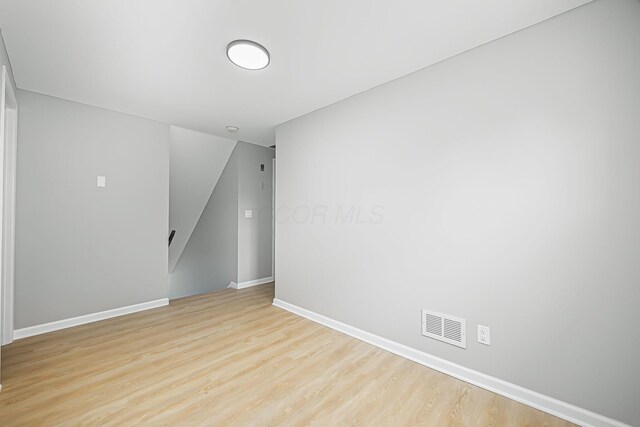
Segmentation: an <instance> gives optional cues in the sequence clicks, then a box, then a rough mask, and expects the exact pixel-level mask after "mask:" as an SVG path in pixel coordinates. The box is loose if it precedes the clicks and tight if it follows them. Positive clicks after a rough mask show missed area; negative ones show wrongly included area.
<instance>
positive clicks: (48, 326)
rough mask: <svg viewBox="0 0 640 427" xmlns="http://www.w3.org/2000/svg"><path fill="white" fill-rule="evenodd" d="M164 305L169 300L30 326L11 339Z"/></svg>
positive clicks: (16, 332) (15, 333)
mask: <svg viewBox="0 0 640 427" xmlns="http://www.w3.org/2000/svg"><path fill="white" fill-rule="evenodd" d="M165 305H169V298H162V299H158V300H155V301H148V302H143V303H140V304H134V305H128V306H126V307H120V308H114V309H112V310H105V311H100V312H98V313H92V314H85V315H84V316H78V317H72V318H70V319H63V320H57V321H55V322H49V323H44V324H42V325H36V326H30V327H28V328H22V329H16V330H15V331H13V339H14V340H19V339H22V338H27V337H32V336H34V335H40V334H46V333H47V332H53V331H59V330H60V329H67V328H71V327H73V326H79V325H84V324H86V323H92V322H97V321H98V320H105V319H111V318H112V317H118V316H123V315H125V314H131V313H136V312H138V311H144V310H149V309H151V308H157V307H162V306H165Z"/></svg>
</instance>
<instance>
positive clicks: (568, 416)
mask: <svg viewBox="0 0 640 427" xmlns="http://www.w3.org/2000/svg"><path fill="white" fill-rule="evenodd" d="M273 305H275V306H276V307H279V308H282V309H284V310H287V311H289V312H291V313H293V314H297V315H298V316H302V317H305V318H307V319H309V320H312V321H314V322H316V323H319V324H321V325H324V326H327V327H329V328H331V329H335V330H336V331H338V332H342V333H344V334H347V335H350V336H352V337H354V338H356V339H359V340H360V341H364V342H366V343H369V344H371V345H374V346H376V347H379V348H381V349H383V350H387V351H389V352H391V353H394V354H397V355H398V356H401V357H404V358H405V359H409V360H411V361H414V362H416V363H419V364H421V365H424V366H427V367H429V368H431V369H435V370H436V371H440V372H442V373H444V374H447V375H449V376H452V377H454V378H458V379H460V380H462V381H465V382H467V383H470V384H473V385H476V386H478V387H481V388H483V389H486V390H489V391H492V392H494V393H496V394H499V395H501V396H505V397H507V398H509V399H512V400H515V401H517V402H520V403H523V404H525V405H528V406H531V407H533V408H536V409H539V410H541V411H543V412H547V413H549V414H551V415H555V416H557V417H559V418H562V419H564V420H567V421H570V422H572V423H575V424H578V425H582V426H593V427H604V426H607V427H611V426H615V427H630V426H628V425H627V424H624V423H622V422H620V421H616V420H613V419H611V418H608V417H605V416H603V415H600V414H596V413H595V412H591V411H588V410H586V409H583V408H580V407H578V406H575V405H572V404H570V403H566V402H563V401H561V400H558V399H554V398H552V397H549V396H546V395H544V394H541V393H538V392H535V391H532V390H529V389H526V388H524V387H520V386H518V385H515V384H512V383H509V382H507V381H504V380H501V379H499V378H495V377H492V376H490V375H487V374H483V373H482V372H478V371H474V370H473V369H469V368H465V367H464V366H461V365H458V364H456V363H453V362H449V361H448V360H445V359H441V358H439V357H436V356H433V355H431V354H428V353H425V352H423V351H420V350H416V349H414V348H411V347H408V346H406V345H404V344H400V343H397V342H395V341H391V340H389V339H386V338H383V337H380V336H378V335H375V334H372V333H370V332H367V331H363V330H362V329H358V328H356V327H353V326H350V325H347V324H346V323H342V322H339V321H337V320H334V319H331V318H329V317H326V316H323V315H321V314H318V313H314V312H313V311H309V310H307V309H304V308H301V307H298V306H296V305H293V304H289V303H288V302H285V301H282V300H279V299H277V298H274V300H273Z"/></svg>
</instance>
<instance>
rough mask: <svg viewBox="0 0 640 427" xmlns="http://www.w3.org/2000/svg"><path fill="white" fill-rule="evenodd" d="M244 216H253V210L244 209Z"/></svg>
mask: <svg viewBox="0 0 640 427" xmlns="http://www.w3.org/2000/svg"><path fill="white" fill-rule="evenodd" d="M244 217H245V218H253V211H251V210H247V211H244Z"/></svg>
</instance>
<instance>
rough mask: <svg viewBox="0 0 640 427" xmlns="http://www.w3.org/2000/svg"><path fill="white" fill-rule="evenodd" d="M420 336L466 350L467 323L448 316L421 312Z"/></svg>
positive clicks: (426, 311) (432, 312)
mask: <svg viewBox="0 0 640 427" xmlns="http://www.w3.org/2000/svg"><path fill="white" fill-rule="evenodd" d="M422 335H424V336H425V337H429V338H433V339H436V340H439V341H443V342H446V343H449V344H453V345H455V346H458V347H462V348H467V321H466V320H465V319H460V318H459V317H453V316H449V315H448V314H442V313H436V312H434V311H429V310H422Z"/></svg>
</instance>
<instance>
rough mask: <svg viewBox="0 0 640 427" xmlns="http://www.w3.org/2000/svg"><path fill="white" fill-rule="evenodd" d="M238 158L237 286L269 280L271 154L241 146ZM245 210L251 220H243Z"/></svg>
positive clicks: (266, 149) (245, 144)
mask: <svg viewBox="0 0 640 427" xmlns="http://www.w3.org/2000/svg"><path fill="white" fill-rule="evenodd" d="M238 154H239V156H238V158H239V159H240V161H239V162H238V282H239V283H242V282H247V281H250V280H256V279H264V278H268V277H271V276H272V271H271V270H272V262H273V260H272V252H273V247H272V240H273V219H272V218H273V217H272V206H273V158H274V155H275V151H274V150H273V149H271V148H266V147H262V146H259V145H254V144H247V143H243V144H241V145H240V147H238ZM261 164H263V165H264V171H261V170H260V165H261ZM245 210H252V211H253V218H245Z"/></svg>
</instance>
